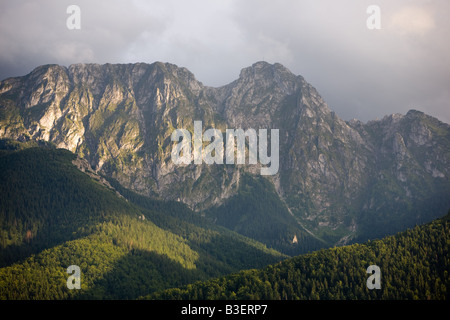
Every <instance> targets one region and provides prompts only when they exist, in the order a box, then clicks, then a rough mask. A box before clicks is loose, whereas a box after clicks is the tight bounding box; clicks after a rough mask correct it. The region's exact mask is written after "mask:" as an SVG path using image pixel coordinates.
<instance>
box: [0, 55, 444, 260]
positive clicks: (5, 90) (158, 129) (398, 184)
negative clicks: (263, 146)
mask: <svg viewBox="0 0 450 320" xmlns="http://www.w3.org/2000/svg"><path fill="white" fill-rule="evenodd" d="M194 121H202V128H203V131H204V130H206V129H209V128H215V129H218V130H220V131H221V132H225V130H226V129H227V128H231V129H239V128H242V129H243V130H248V129H255V130H260V129H266V130H268V131H270V130H271V129H278V130H279V151H280V152H279V170H278V171H277V173H276V174H275V175H269V176H261V175H260V169H261V164H260V163H258V164H245V165H244V164H234V165H231V164H227V165H218V164H212V165H208V164H205V163H203V164H195V163H191V164H189V165H175V164H174V162H173V161H172V160H171V151H172V147H173V145H174V142H172V140H171V135H172V133H173V132H174V130H175V129H187V130H189V131H190V132H194V131H195V130H194V129H195V128H194ZM0 138H4V139H5V138H7V139H13V140H17V141H46V142H50V143H52V144H54V145H56V146H57V147H59V148H64V149H67V150H70V151H71V152H73V153H75V154H77V155H78V156H79V157H80V158H82V159H83V160H84V161H86V162H87V163H88V165H89V166H90V167H91V168H92V170H93V172H95V173H97V174H101V175H102V176H103V177H104V178H105V179H107V180H108V181H109V183H114V182H113V181H117V182H118V183H119V184H120V186H122V187H123V188H126V189H129V190H132V191H134V192H136V193H138V194H140V195H143V196H147V197H151V198H152V199H158V200H163V201H177V202H180V203H184V204H186V205H187V206H188V207H189V208H190V209H192V210H193V211H195V212H197V213H198V214H199V215H200V216H204V217H205V219H207V220H209V221H212V222H215V223H216V224H220V225H223V226H226V227H227V228H229V229H232V230H234V231H236V232H240V233H241V234H243V235H246V236H249V237H254V238H255V239H258V240H259V241H261V242H263V243H265V244H266V245H268V246H270V247H273V248H275V249H277V250H280V251H282V252H284V253H287V254H290V255H291V254H299V253H303V252H307V251H310V250H314V249H317V248H319V247H321V246H330V245H335V244H346V243H351V242H354V241H363V240H366V239H369V238H374V237H382V236H384V235H386V234H392V233H395V232H397V231H400V230H404V229H405V228H406V227H409V226H413V225H415V224H417V223H422V222H426V221H431V220H432V219H434V218H437V217H439V216H442V215H444V214H445V212H447V210H448V208H449V207H450V197H448V195H449V194H450V183H449V178H448V177H449V168H450V166H449V161H450V147H449V146H450V144H449V142H450V128H449V125H448V124H445V123H442V122H440V121H439V120H437V119H435V118H432V117H430V116H428V115H426V114H423V113H421V112H419V111H414V110H412V111H410V112H408V113H407V114H406V115H398V114H395V115H390V116H386V117H385V118H383V119H382V120H377V121H371V122H368V123H361V122H359V121H357V120H354V121H343V120H341V119H340V118H339V117H338V116H337V115H336V114H335V113H334V112H332V111H331V110H330V108H329V107H328V106H327V104H326V103H325V102H324V100H323V99H322V98H321V97H320V95H319V93H318V91H317V90H316V89H315V88H314V87H313V86H311V85H310V84H309V83H307V82H306V80H305V79H304V78H303V77H301V76H298V75H294V74H293V73H291V72H290V71H289V70H288V69H286V68H285V67H284V66H282V65H281V64H278V63H275V64H269V63H266V62H257V63H255V64H253V65H252V66H250V67H248V68H245V69H243V70H242V71H241V73H240V75H239V78H238V79H237V80H235V81H233V82H231V83H230V84H227V85H225V86H222V87H218V88H213V87H208V86H204V85H203V84H202V83H201V82H199V81H198V80H196V79H195V76H194V75H193V74H192V73H191V72H189V71H188V70H187V69H185V68H180V67H177V66H175V65H173V64H169V63H161V62H156V63H153V64H145V63H136V64H105V65H97V64H75V65H71V66H69V67H67V68H66V67H63V66H58V65H45V66H40V67H37V68H36V69H35V70H33V71H32V72H31V73H30V74H28V75H25V76H23V77H16V78H9V79H5V80H4V81H2V82H1V83H0ZM246 149H247V151H248V150H249V145H248V144H247V145H246ZM261 192H262V193H263V194H264V196H261ZM227 216H230V217H231V216H232V218H230V219H227ZM294 238H296V239H300V241H297V243H295V242H294V241H293V239H294Z"/></svg>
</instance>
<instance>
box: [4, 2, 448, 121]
mask: <svg viewBox="0 0 450 320" xmlns="http://www.w3.org/2000/svg"><path fill="white" fill-rule="evenodd" d="M71 4H76V5H78V6H79V7H80V9H81V29H80V30H69V29H68V28H67V26H66V20H67V18H68V17H69V15H68V14H67V13H66V9H67V7H68V6H69V5H71ZM369 5H378V6H379V7H380V11H381V16H380V17H381V29H380V30H369V29H368V28H367V26H366V20H367V19H368V17H369V15H368V14H367V12H366V9H367V7H368V6H369ZM448 12H450V2H448V1H446V0H434V1H433V0H428V1H425V0H399V1H395V2H394V1H388V0H382V1H381V0H375V1H350V0H340V1H335V0H322V1H310V0H301V1H287V0H280V1H260V0H258V1H256V0H246V1H237V0H234V1H233V0H227V1H207V0H202V1H182V0H180V1H176V0H169V1H126V2H125V1H118V0H114V1H111V0H109V1H104V0H102V1H70V2H69V1H60V0H47V1H45V0H44V1H39V2H37V1H27V0H23V1H1V2H0V30H1V31H0V48H1V50H0V78H1V79H4V78H6V77H10V76H20V75H24V74H27V73H28V72H30V71H31V70H32V69H33V68H34V67H36V66H38V65H41V64H47V63H57V64H61V65H66V66H67V65H70V64H73V63H79V62H85V63H89V62H92V63H133V62H148V63H152V62H154V61H166V62H171V63H175V64H177V65H179V66H183V67H186V68H188V69H189V70H191V71H192V72H193V73H194V74H195V75H196V77H197V78H198V79H199V80H200V81H202V82H203V83H204V84H206V85H210V86H220V85H224V84H227V83H229V82H231V81H233V80H234V79H236V78H237V76H238V75H239V72H240V69H241V68H243V67H247V66H249V65H251V64H252V63H254V62H256V61H260V60H266V61H268V62H279V63H281V64H283V65H285V66H286V67H287V68H289V69H290V70H291V71H292V72H294V73H296V74H301V75H302V76H304V77H305V79H306V80H307V81H309V82H310V83H311V84H312V85H314V86H315V87H316V88H317V89H318V91H319V92H320V93H321V94H322V95H323V97H324V99H325V100H326V101H327V102H328V104H329V106H330V108H331V109H333V110H334V111H336V113H337V114H338V115H339V116H340V117H342V118H344V119H350V118H357V119H360V120H362V121H368V120H371V119H375V118H377V117H382V116H383V115H385V114H391V113H397V112H398V113H405V112H406V111H407V110H409V109H418V110H421V111H424V112H426V113H428V114H430V115H433V116H436V117H437V118H439V119H440V120H442V121H444V122H447V123H448V122H450V111H449V110H450V103H449V101H450V100H449V99H450V90H449V84H450V60H449V57H450V47H449V44H448V39H450V34H449V33H450V19H448V17H447V14H448Z"/></svg>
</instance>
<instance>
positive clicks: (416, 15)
mask: <svg viewBox="0 0 450 320" xmlns="http://www.w3.org/2000/svg"><path fill="white" fill-rule="evenodd" d="M390 20H391V21H390V25H389V27H390V28H391V29H392V30H394V31H395V32H398V33H400V34H406V35H420V36H423V35H426V34H427V33H429V32H430V31H432V30H433V29H434V28H435V26H436V23H435V20H434V17H433V13H432V12H431V10H430V9H429V8H425V7H420V6H415V5H412V6H411V5H408V6H405V7H402V8H400V10H398V11H397V12H395V13H394V14H393V15H392V17H391V19H390Z"/></svg>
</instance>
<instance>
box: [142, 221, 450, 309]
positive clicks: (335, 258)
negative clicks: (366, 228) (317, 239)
mask: <svg viewBox="0 0 450 320" xmlns="http://www.w3.org/2000/svg"><path fill="white" fill-rule="evenodd" d="M449 219H450V213H449V214H447V216H445V217H443V218H441V219H437V220H434V221H432V222H431V223H428V224H426V225H421V226H416V227H415V228H413V229H409V230H407V231H404V232H401V233H399V234H396V235H394V236H389V237H386V238H383V239H381V240H376V241H369V242H367V243H364V244H353V245H349V246H344V247H336V248H330V249H323V250H319V251H316V252H313V253H309V254H305V255H302V256H298V257H295V258H290V259H287V260H284V261H282V262H280V263H277V264H274V265H269V266H267V267H265V268H262V269H253V270H244V271H241V272H239V273H236V274H231V275H227V276H224V277H221V278H217V279H212V280H208V281H206V282H197V283H194V284H190V285H187V286H184V287H181V288H174V289H168V290H166V291H163V292H158V293H155V294H152V295H149V296H146V297H145V298H146V299H158V300H161V299H170V300H194V299H199V300H205V299H206V300H219V299H220V300H230V299H231V300H236V299H237V300H249V299H250V300H280V299H283V300H299V299H300V300H355V299H356V300H413V299H414V300H418V299H420V300H447V299H448V298H449V286H450V281H449V279H450V278H449V276H448V270H449V267H450V266H449V261H450V260H449V252H450V251H449V249H450V248H449V244H450V238H449V236H450V233H449V231H450V220H449ZM369 266H377V267H379V280H378V283H379V287H378V288H376V287H375V288H372V289H370V288H368V285H367V282H368V280H370V278H369V277H371V274H370V273H368V269H369ZM372 281H376V280H372ZM372 283H373V282H372Z"/></svg>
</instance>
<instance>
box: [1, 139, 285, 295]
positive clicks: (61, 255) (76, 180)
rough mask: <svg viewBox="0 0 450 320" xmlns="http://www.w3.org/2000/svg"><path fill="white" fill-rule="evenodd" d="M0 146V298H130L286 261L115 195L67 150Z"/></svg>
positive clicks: (183, 211)
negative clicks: (72, 274) (74, 274)
mask: <svg viewBox="0 0 450 320" xmlns="http://www.w3.org/2000/svg"><path fill="white" fill-rule="evenodd" d="M0 145H1V147H2V148H1V149H2V150H0V180H1V181H2V183H1V184H0V195H1V197H0V299H69V298H74V299H77V298H89V299H133V298H137V297H139V296H142V295H146V294H149V293H152V292H154V291H155V290H162V289H166V288H170V287H175V286H182V285H185V284H188V283H192V282H194V281H198V280H206V279H209V278H211V277H217V276H220V275H224V274H227V273H230V272H236V271H238V270H241V269H243V268H252V267H257V266H258V267H262V266H265V265H267V264H269V263H273V262H275V261H279V260H281V259H283V258H285V256H283V255H282V254H280V253H278V252H276V251H274V250H269V249H267V248H266V247H265V246H264V245H262V244H261V243H258V242H256V241H253V240H250V239H248V238H245V237H243V236H241V235H238V234H236V233H234V232H231V231H228V230H226V229H224V228H220V227H216V226H213V225H209V224H208V223H207V222H206V221H204V220H202V219H201V217H199V215H197V214H194V213H193V212H192V211H190V210H189V209H187V208H186V207H185V206H183V205H179V204H176V203H167V204H164V203H161V202H157V201H152V200H149V199H147V198H142V197H140V196H137V195H134V197H133V194H132V193H129V194H126V196H128V197H129V200H127V199H125V198H123V197H119V196H118V195H117V191H116V190H115V189H113V188H111V187H107V186H105V185H104V184H102V183H100V182H98V181H97V180H95V179H92V178H91V177H90V176H88V175H87V174H85V173H83V172H81V171H80V170H78V169H77V167H76V166H75V165H74V164H73V163H72V161H73V160H74V159H75V158H76V156H75V155H74V154H72V153H71V152H69V151H67V150H62V149H54V148H52V147H51V146H49V145H46V146H45V147H42V146H41V147H38V146H37V144H35V143H31V145H30V144H21V143H17V142H12V141H2V142H1V144H0ZM133 199H134V200H136V203H134V202H133V201H132V200H133ZM152 220H154V221H155V222H153V221H152ZM70 265H77V266H79V267H80V269H81V290H69V289H68V288H67V286H66V281H67V278H68V277H69V274H67V272H66V269H67V267H68V266H70Z"/></svg>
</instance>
